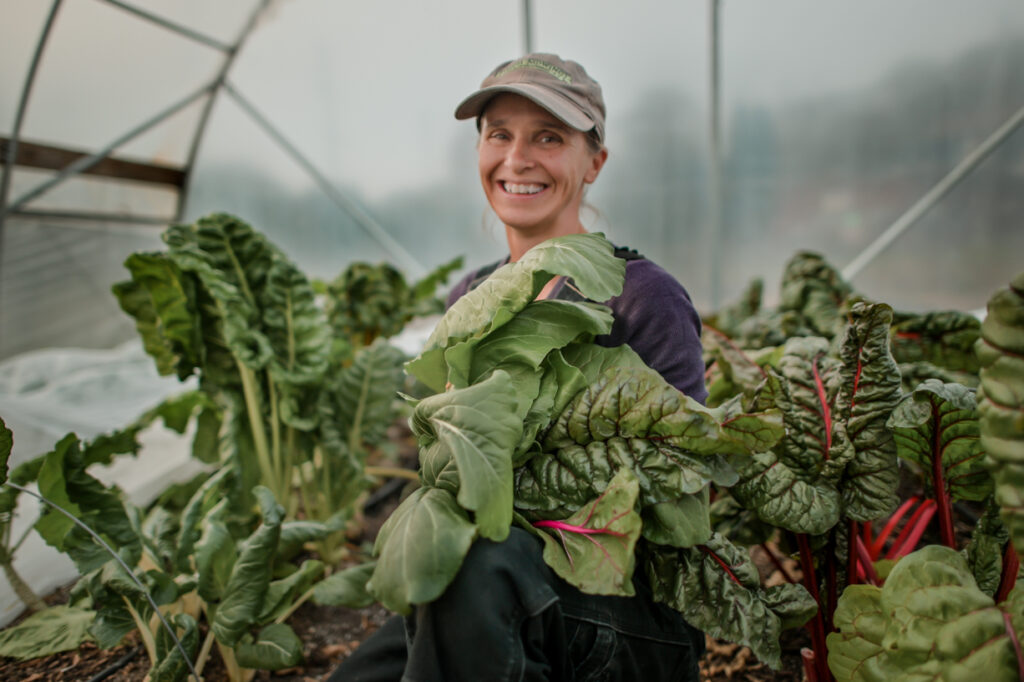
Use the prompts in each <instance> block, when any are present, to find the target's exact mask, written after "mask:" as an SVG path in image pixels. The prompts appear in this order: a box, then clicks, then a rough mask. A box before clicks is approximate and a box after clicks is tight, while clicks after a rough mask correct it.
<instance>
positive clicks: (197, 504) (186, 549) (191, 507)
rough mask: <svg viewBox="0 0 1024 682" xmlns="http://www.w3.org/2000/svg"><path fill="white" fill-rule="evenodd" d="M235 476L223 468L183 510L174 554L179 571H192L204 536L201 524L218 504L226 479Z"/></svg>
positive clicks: (201, 487) (174, 562)
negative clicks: (195, 551)
mask: <svg viewBox="0 0 1024 682" xmlns="http://www.w3.org/2000/svg"><path fill="white" fill-rule="evenodd" d="M233 474H234V471H233V470H232V468H231V467H223V468H222V469H220V470H219V471H217V472H216V473H215V474H213V475H212V476H210V477H209V478H207V479H206V480H205V481H203V484H202V485H201V486H199V488H198V489H197V490H196V491H195V492H194V493H193V494H192V497H191V498H189V501H188V503H187V504H186V505H185V508H184V509H183V510H182V512H181V525H180V527H179V530H178V537H177V538H176V540H175V548H174V551H173V554H172V555H173V557H174V560H173V564H174V566H175V567H176V569H177V570H178V571H181V572H187V571H189V570H191V568H192V566H191V565H190V562H191V559H192V555H193V553H194V550H195V545H196V541H197V540H199V538H200V537H201V535H202V529H201V527H200V522H201V521H202V519H203V517H204V516H205V515H206V514H207V513H209V511H210V510H211V509H212V508H213V506H214V505H215V504H216V503H217V495H218V493H219V492H220V490H221V486H222V485H223V483H224V481H225V479H227V478H229V477H231V476H232V475H233Z"/></svg>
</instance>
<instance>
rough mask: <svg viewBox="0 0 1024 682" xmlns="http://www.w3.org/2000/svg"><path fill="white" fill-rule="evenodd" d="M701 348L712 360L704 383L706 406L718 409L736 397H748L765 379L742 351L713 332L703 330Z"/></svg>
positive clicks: (761, 370)
mask: <svg viewBox="0 0 1024 682" xmlns="http://www.w3.org/2000/svg"><path fill="white" fill-rule="evenodd" d="M701 344H702V346H703V347H704V352H705V354H707V355H708V356H710V357H711V358H712V359H713V360H714V364H713V365H711V377H710V378H708V379H706V380H705V383H706V384H707V387H708V399H707V404H708V405H711V406H714V405H720V404H722V403H723V402H725V401H726V400H727V399H729V398H731V397H732V396H734V395H736V394H738V393H741V394H744V395H749V394H752V393H753V392H754V391H755V390H756V389H757V387H758V386H760V385H761V383H762V382H763V381H764V380H765V379H766V378H767V376H768V375H767V373H766V371H765V369H764V368H763V367H762V366H761V365H759V364H758V363H757V362H755V361H754V359H753V358H752V357H751V356H750V355H749V354H748V352H747V351H746V350H744V349H743V348H740V347H739V346H738V345H737V344H736V343H735V342H734V341H733V340H732V339H730V338H729V337H727V336H726V335H725V334H723V333H722V332H720V331H718V330H717V329H714V328H712V327H704V329H703V331H702V333H701Z"/></svg>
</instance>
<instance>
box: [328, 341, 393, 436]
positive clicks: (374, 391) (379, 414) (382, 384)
mask: <svg viewBox="0 0 1024 682" xmlns="http://www.w3.org/2000/svg"><path fill="white" fill-rule="evenodd" d="M403 362H405V355H404V354H403V353H402V351H400V350H398V349H397V348H395V347H394V346H390V345H388V344H386V343H384V342H382V341H377V342H375V343H373V344H372V345H370V346H367V347H365V348H363V349H362V350H360V351H359V352H358V353H357V354H356V356H355V358H354V359H353V361H352V364H351V365H350V366H349V367H348V368H346V369H344V370H342V371H341V372H340V373H339V375H338V378H337V383H336V386H337V389H336V391H335V394H334V400H335V403H336V406H337V415H338V416H337V418H338V420H339V421H340V423H341V425H342V426H343V429H344V433H345V434H346V435H347V441H348V444H349V447H350V449H355V448H356V447H362V446H363V444H364V443H378V442H380V441H381V440H382V439H383V438H384V436H385V432H386V431H387V428H388V426H390V425H391V422H392V421H393V420H394V418H395V414H396V409H395V400H396V397H397V395H398V391H399V390H400V389H401V387H402V380H403V375H402V363H403Z"/></svg>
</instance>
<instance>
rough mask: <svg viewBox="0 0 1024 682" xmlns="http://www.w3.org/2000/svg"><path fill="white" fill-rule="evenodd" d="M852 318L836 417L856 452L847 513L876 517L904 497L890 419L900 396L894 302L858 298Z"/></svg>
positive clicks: (845, 492) (844, 488) (846, 476)
mask: <svg viewBox="0 0 1024 682" xmlns="http://www.w3.org/2000/svg"><path fill="white" fill-rule="evenodd" d="M850 319H851V322H850V324H849V325H848V326H847V330H846V335H845V336H844V338H843V342H842V349H841V351H840V357H841V358H842V361H843V366H842V370H841V382H840V387H839V395H838V396H837V398H836V417H837V420H836V421H837V422H839V423H840V424H841V425H842V426H843V428H844V429H845V431H846V435H847V436H848V437H849V439H850V443H851V444H852V446H853V451H854V456H853V459H852V460H851V461H850V462H849V463H848V464H847V465H846V467H845V469H844V471H843V480H842V482H841V484H840V492H841V494H842V501H843V514H844V515H845V516H846V517H847V518H850V519H854V520H856V521H872V520H874V519H880V518H882V517H885V516H888V515H889V514H891V513H892V512H893V511H894V510H895V508H896V505H897V502H898V500H897V498H896V485H897V483H898V482H899V473H898V469H897V464H896V444H895V442H894V440H893V435H892V431H891V430H890V429H889V428H888V427H887V426H886V422H887V420H888V418H889V415H890V414H891V413H892V410H893V409H894V408H895V407H896V403H897V402H899V399H900V391H901V388H900V373H899V368H898V367H897V366H896V362H895V361H894V360H893V357H892V354H891V353H890V352H889V323H890V322H891V321H892V308H890V307H889V306H887V305H885V304H884V303H877V304H865V303H858V304H856V305H854V306H853V309H852V310H851V311H850Z"/></svg>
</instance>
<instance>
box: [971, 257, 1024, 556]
mask: <svg viewBox="0 0 1024 682" xmlns="http://www.w3.org/2000/svg"><path fill="white" fill-rule="evenodd" d="M975 350H976V352H977V354H978V358H979V360H980V362H981V367H982V368H981V372H980V374H981V388H980V389H979V390H978V412H979V415H980V420H981V423H980V428H981V445H982V449H984V450H985V454H986V459H987V462H988V465H989V466H990V467H991V472H992V478H993V479H994V481H995V498H996V502H998V503H999V505H1000V507H1001V508H1002V512H1001V515H1002V519H1003V523H1005V524H1006V527H1007V530H1009V532H1010V538H1011V539H1012V541H1013V546H1014V549H1016V550H1017V553H1018V554H1020V555H1024V492H1022V491H1024V272H1022V273H1021V274H1019V275H1018V276H1017V277H1016V278H1015V279H1014V280H1013V281H1012V282H1011V283H1010V286H1009V287H1008V288H1006V289H1002V290H1000V291H998V292H996V294H995V295H993V296H992V298H991V299H989V302H988V315H987V316H986V317H985V321H984V322H983V323H982V325H981V339H979V340H978V343H977V346H976V347H975Z"/></svg>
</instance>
